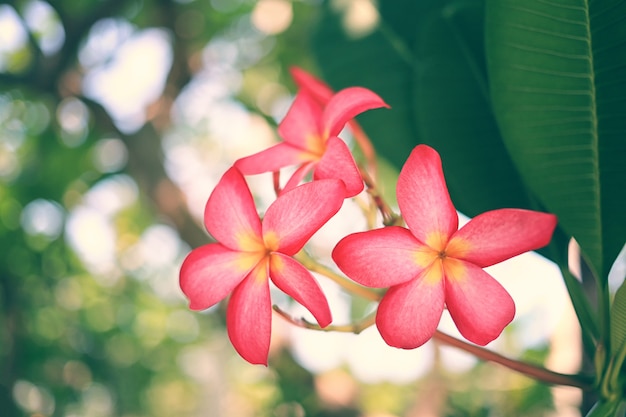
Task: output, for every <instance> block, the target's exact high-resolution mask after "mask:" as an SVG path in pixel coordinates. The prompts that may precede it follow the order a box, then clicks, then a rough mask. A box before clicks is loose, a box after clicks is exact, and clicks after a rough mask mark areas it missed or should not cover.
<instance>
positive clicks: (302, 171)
mask: <svg viewBox="0 0 626 417" xmlns="http://www.w3.org/2000/svg"><path fill="white" fill-rule="evenodd" d="M315 165H317V161H315V162H307V163H305V164H303V165H301V166H300V168H298V169H296V170H295V172H294V173H293V174H291V177H289V180H288V181H287V183H286V184H285V187H284V188H283V192H286V191H289V190H291V189H294V188H296V187H297V186H298V184H300V182H301V181H302V180H303V179H304V177H306V176H307V175H308V174H309V172H311V171H312V170H313V168H314V167H315Z"/></svg>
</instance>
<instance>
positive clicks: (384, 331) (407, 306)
mask: <svg viewBox="0 0 626 417" xmlns="http://www.w3.org/2000/svg"><path fill="white" fill-rule="evenodd" d="M431 275H433V276H431ZM443 306H444V284H443V279H441V268H440V267H438V265H437V266H434V267H433V268H429V269H427V270H425V271H424V272H423V273H422V276H420V277H418V278H417V279H413V280H411V281H409V282H406V283H404V284H400V285H396V286H393V287H391V288H389V291H387V293H386V294H385V295H384V296H383V299H382V300H381V302H380V305H379V306H378V312H377V313H376V327H378V331H379V332H380V335H381V336H382V337H383V339H384V340H385V342H387V344H388V345H389V346H394V347H398V348H402V349H414V348H416V347H419V346H421V345H423V344H424V343H426V342H428V340H430V338H432V336H433V334H434V333H435V330H437V325H439V320H440V319H441V314H442V312H443Z"/></svg>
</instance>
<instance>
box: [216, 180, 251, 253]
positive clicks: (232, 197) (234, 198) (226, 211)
mask: <svg viewBox="0 0 626 417" xmlns="http://www.w3.org/2000/svg"><path fill="white" fill-rule="evenodd" d="M204 224H205V226H206V228H207V230H208V231H209V233H211V235H213V237H214V238H215V239H216V240H217V241H219V242H220V243H222V244H223V245H224V246H226V247H228V248H230V249H233V250H242V251H248V252H251V251H257V250H260V249H262V248H263V240H262V237H261V220H260V219H259V215H258V214H257V211H256V207H255V205H254V200H253V198H252V194H251V193H250V189H249V188H248V184H247V183H246V180H245V179H244V178H243V175H241V173H240V172H239V171H238V170H237V169H236V168H230V169H229V170H228V171H226V172H225V173H224V175H223V176H222V178H221V179H220V182H219V183H218V184H217V186H216V187H215V189H214V190H213V192H212V193H211V196H210V197H209V200H208V201H207V203H206V207H205V209H204Z"/></svg>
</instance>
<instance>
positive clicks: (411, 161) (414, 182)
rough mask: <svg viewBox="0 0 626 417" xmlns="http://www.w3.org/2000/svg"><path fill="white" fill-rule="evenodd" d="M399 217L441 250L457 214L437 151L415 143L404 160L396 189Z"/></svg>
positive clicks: (454, 229)
mask: <svg viewBox="0 0 626 417" xmlns="http://www.w3.org/2000/svg"><path fill="white" fill-rule="evenodd" d="M396 193H397V196H398V206H399V207H400V212H401V213H402V217H404V220H405V221H406V224H407V225H408V226H409V229H410V230H411V232H413V234H414V235H415V237H417V238H418V239H419V240H420V241H421V242H424V243H426V244H428V245H430V246H431V247H432V248H433V249H436V250H442V249H444V246H445V244H446V243H447V241H448V238H449V237H450V236H452V234H453V233H454V232H456V230H457V228H458V226H459V217H458V215H457V213H456V209H455V208H454V205H453V204H452V201H451V200H450V195H449V194H448V188H447V186H446V181H445V178H444V176H443V169H442V167H441V158H440V157H439V154H438V153H437V151H435V150H434V149H433V148H431V147H429V146H426V145H418V146H416V147H415V148H414V149H413V152H411V155H409V158H408V159H407V161H406V163H405V164H404V167H403V168H402V171H401V172H400V176H399V177H398V184H397V188H396Z"/></svg>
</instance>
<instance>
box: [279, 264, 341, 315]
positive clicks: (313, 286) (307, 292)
mask: <svg viewBox="0 0 626 417" xmlns="http://www.w3.org/2000/svg"><path fill="white" fill-rule="evenodd" d="M270 277H271V278H272V281H273V282H274V284H276V286H277V287H278V288H280V290H281V291H283V292H284V293H286V294H287V295H289V296H290V297H292V298H293V299H294V300H296V301H297V302H299V303H300V304H302V305H303V306H304V307H306V308H307V310H309V311H310V312H311V313H312V314H313V316H314V317H315V320H317V322H318V323H319V325H320V326H321V327H326V326H328V325H329V324H330V322H331V321H332V316H331V314H330V308H329V307H328V301H326V296H325V295H324V293H323V292H322V289H321V288H320V286H319V284H318V283H317V281H316V280H315V278H313V275H311V273H310V272H309V271H307V270H306V269H305V268H304V267H303V266H302V265H300V264H299V263H298V262H296V261H294V260H293V259H292V258H290V257H289V256H285V255H283V254H280V253H273V254H272V255H271V256H270Z"/></svg>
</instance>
